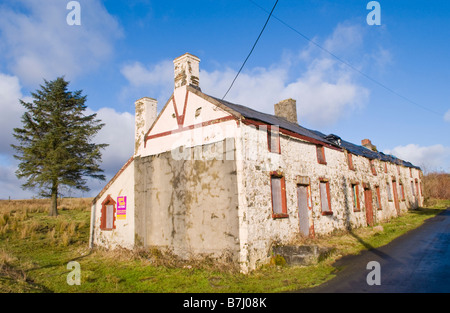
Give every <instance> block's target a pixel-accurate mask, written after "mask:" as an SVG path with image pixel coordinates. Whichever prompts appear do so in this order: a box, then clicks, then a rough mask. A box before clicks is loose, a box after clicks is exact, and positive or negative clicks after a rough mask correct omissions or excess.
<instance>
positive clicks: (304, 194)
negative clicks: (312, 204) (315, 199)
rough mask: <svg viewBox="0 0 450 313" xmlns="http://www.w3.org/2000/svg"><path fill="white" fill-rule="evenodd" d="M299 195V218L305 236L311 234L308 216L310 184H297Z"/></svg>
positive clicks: (301, 230) (301, 231)
mask: <svg viewBox="0 0 450 313" xmlns="http://www.w3.org/2000/svg"><path fill="white" fill-rule="evenodd" d="M297 197H298V219H299V224H300V225H299V226H300V233H301V234H302V235H303V236H308V235H309V217H308V186H304V185H298V186H297Z"/></svg>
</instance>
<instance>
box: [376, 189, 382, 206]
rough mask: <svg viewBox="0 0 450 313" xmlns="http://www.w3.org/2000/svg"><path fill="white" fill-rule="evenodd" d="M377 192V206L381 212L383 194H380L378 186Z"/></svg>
mask: <svg viewBox="0 0 450 313" xmlns="http://www.w3.org/2000/svg"><path fill="white" fill-rule="evenodd" d="M375 190H376V192H377V198H376V206H377V209H378V210H381V194H380V186H376V187H375Z"/></svg>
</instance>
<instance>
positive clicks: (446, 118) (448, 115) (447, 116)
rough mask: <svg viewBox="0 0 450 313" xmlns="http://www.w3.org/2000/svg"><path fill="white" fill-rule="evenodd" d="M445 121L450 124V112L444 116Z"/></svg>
mask: <svg viewBox="0 0 450 313" xmlns="http://www.w3.org/2000/svg"><path fill="white" fill-rule="evenodd" d="M444 121H446V122H450V110H448V111H447V112H445V114H444Z"/></svg>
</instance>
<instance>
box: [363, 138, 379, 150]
mask: <svg viewBox="0 0 450 313" xmlns="http://www.w3.org/2000/svg"><path fill="white" fill-rule="evenodd" d="M361 145H362V146H363V147H365V148H367V149H369V150H372V151H377V147H376V146H374V145H373V144H372V142H371V141H370V140H369V139H363V140H361Z"/></svg>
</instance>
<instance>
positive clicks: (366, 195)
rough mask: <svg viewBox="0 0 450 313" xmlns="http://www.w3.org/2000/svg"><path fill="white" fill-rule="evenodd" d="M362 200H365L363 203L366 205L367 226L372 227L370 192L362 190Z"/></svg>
mask: <svg viewBox="0 0 450 313" xmlns="http://www.w3.org/2000/svg"><path fill="white" fill-rule="evenodd" d="M364 200H365V203H366V220H367V225H369V226H373V206H372V190H370V189H364Z"/></svg>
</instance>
